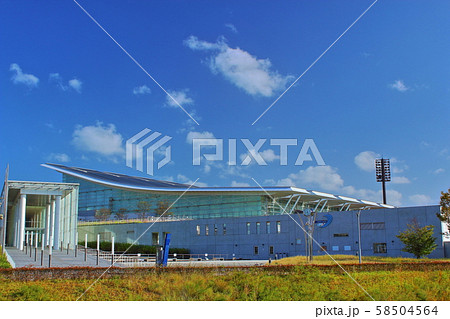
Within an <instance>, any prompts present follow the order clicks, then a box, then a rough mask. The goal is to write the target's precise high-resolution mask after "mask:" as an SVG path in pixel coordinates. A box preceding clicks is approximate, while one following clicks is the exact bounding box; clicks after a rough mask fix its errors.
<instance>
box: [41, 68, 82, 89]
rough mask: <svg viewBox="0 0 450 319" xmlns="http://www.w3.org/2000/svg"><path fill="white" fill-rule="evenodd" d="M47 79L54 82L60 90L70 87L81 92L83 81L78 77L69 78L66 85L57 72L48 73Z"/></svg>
mask: <svg viewBox="0 0 450 319" xmlns="http://www.w3.org/2000/svg"><path fill="white" fill-rule="evenodd" d="M48 80H49V81H50V82H52V83H56V85H57V86H58V88H60V89H61V90H62V91H67V90H68V89H70V88H71V89H73V90H75V91H76V92H78V93H81V87H82V85H83V82H81V81H80V80H78V79H72V80H69V81H68V82H67V85H66V84H64V80H63V77H62V76H61V75H60V74H59V73H50V74H49V76H48Z"/></svg>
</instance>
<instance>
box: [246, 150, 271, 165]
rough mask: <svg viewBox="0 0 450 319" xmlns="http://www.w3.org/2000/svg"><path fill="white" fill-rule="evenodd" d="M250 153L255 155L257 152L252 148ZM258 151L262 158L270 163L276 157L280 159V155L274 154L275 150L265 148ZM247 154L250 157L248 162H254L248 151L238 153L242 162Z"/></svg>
mask: <svg viewBox="0 0 450 319" xmlns="http://www.w3.org/2000/svg"><path fill="white" fill-rule="evenodd" d="M252 153H253V154H255V155H257V154H256V153H257V152H254V151H253V150H252ZM258 153H259V155H260V156H261V157H262V158H263V159H264V161H265V162H269V163H271V162H273V161H275V160H277V159H280V155H277V154H275V152H274V151H273V149H271V148H268V149H266V150H264V151H260V152H258ZM247 156H250V158H251V162H250V164H256V161H255V160H254V158H253V157H252V155H251V154H249V152H248V151H247V152H246V153H242V154H241V155H239V158H240V159H241V162H243V161H244V160H245V158H246V157H247Z"/></svg>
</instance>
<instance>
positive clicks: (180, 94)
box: [166, 89, 194, 107]
mask: <svg viewBox="0 0 450 319" xmlns="http://www.w3.org/2000/svg"><path fill="white" fill-rule="evenodd" d="M168 92H169V94H170V95H171V96H172V97H173V98H174V99H175V101H177V102H178V103H179V104H180V105H181V106H183V107H184V106H185V105H191V104H194V100H193V99H192V98H191V97H189V96H188V95H187V94H188V92H189V90H188V89H183V90H178V91H175V90H173V91H168ZM175 101H174V100H173V99H172V98H170V96H169V95H166V105H167V106H172V107H179V106H178V104H177V103H175Z"/></svg>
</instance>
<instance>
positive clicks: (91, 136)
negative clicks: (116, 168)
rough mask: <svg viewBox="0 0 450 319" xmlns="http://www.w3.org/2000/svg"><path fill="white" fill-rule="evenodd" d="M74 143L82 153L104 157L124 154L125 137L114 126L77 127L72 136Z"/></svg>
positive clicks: (97, 124) (98, 123) (99, 124)
mask: <svg viewBox="0 0 450 319" xmlns="http://www.w3.org/2000/svg"><path fill="white" fill-rule="evenodd" d="M72 143H73V144H74V145H75V147H76V148H78V149H79V150H81V151H87V152H92V153H96V154H99V155H102V156H113V157H114V156H117V155H123V154H124V152H125V151H124V148H123V137H122V135H121V134H120V133H118V132H117V131H116V127H115V125H114V124H108V125H103V123H102V122H97V123H96V124H95V125H87V126H81V125H79V126H77V127H76V129H75V131H74V132H73V134H72Z"/></svg>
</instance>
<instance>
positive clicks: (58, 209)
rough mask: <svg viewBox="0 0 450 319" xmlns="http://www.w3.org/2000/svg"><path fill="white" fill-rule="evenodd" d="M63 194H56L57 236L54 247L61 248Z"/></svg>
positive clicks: (55, 226) (55, 225)
mask: <svg viewBox="0 0 450 319" xmlns="http://www.w3.org/2000/svg"><path fill="white" fill-rule="evenodd" d="M60 217H61V195H56V196H55V224H54V228H55V237H54V247H55V249H59V245H60V242H59V241H60V240H61V237H60V229H61V220H60V219H61V218H60Z"/></svg>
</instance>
